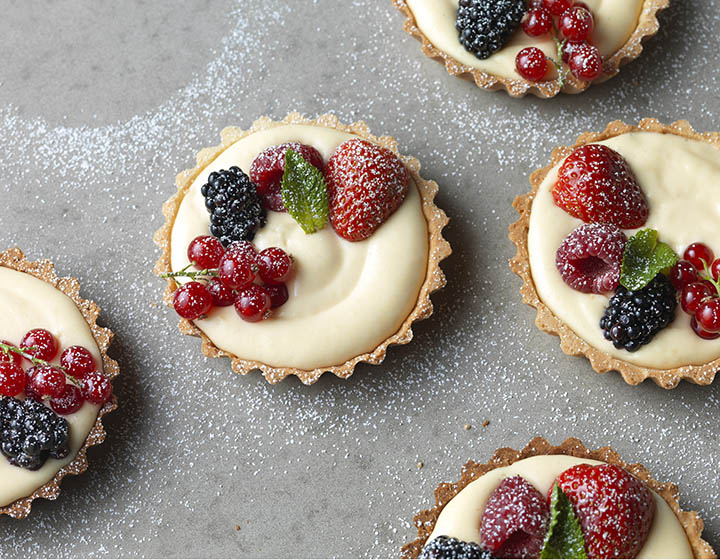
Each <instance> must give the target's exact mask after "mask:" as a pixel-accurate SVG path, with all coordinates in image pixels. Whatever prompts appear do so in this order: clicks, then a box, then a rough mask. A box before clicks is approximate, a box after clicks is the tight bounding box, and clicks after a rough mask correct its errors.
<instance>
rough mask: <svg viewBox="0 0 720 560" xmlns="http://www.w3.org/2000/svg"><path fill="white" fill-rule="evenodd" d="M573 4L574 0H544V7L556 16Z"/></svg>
mask: <svg viewBox="0 0 720 560" xmlns="http://www.w3.org/2000/svg"><path fill="white" fill-rule="evenodd" d="M570 6H572V0H543V7H544V8H545V9H546V10H547V11H548V12H550V13H551V14H552V15H554V16H559V15H561V14H562V13H563V12H565V11H566V10H568V9H569V8H570Z"/></svg>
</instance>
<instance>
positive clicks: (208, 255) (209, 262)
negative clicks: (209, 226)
mask: <svg viewBox="0 0 720 560" xmlns="http://www.w3.org/2000/svg"><path fill="white" fill-rule="evenodd" d="M224 253H225V249H223V246H222V243H220V240H219V239H217V238H216V237H213V236H212V235H201V236H199V237H196V238H195V239H193V240H192V241H191V242H190V245H188V249H187V256H188V260H189V261H190V262H191V263H193V264H194V265H195V266H196V267H197V268H199V269H201V270H205V269H208V268H217V266H218V263H219V262H220V257H222V256H223V254H224Z"/></svg>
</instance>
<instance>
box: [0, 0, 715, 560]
mask: <svg viewBox="0 0 720 560" xmlns="http://www.w3.org/2000/svg"><path fill="white" fill-rule="evenodd" d="M719 10H720V2H719V1H718V0H674V1H673V6H672V8H670V9H669V10H668V11H667V12H666V13H665V14H664V15H663V17H662V22H663V29H662V31H661V33H660V34H659V35H658V36H657V37H656V38H655V39H653V40H652V41H651V42H650V43H649V44H648V45H647V51H646V53H645V54H644V55H643V57H642V58H641V59H640V60H639V61H637V62H635V63H633V64H632V65H630V66H628V67H627V68H626V69H625V70H624V71H623V72H622V74H621V75H620V76H619V77H617V78H615V79H613V80H611V81H609V82H607V83H605V84H603V85H600V86H597V87H594V88H592V89H591V90H590V91H589V92H588V93H585V94H583V95H582V96H577V97H568V96H562V97H559V98H557V99H554V100H551V101H538V100H536V99H522V100H514V99H510V98H509V97H508V96H506V95H504V94H502V93H487V92H483V91H479V90H478V89H476V88H475V87H474V86H473V85H472V84H470V83H467V82H464V81H461V80H458V79H454V78H451V77H449V76H447V75H446V73H445V71H444V69H443V68H442V67H441V66H439V65H438V64H436V63H434V62H432V61H430V60H428V59H426V58H425V57H424V56H422V55H421V53H420V49H419V45H418V44H417V43H416V42H415V41H414V40H412V39H410V38H409V37H408V36H407V35H406V34H405V33H404V32H403V30H402V28H401V24H402V19H401V17H400V15H399V14H398V13H396V12H395V10H394V8H393V7H392V6H391V4H390V2H389V0H352V1H350V0H344V1H342V2H337V1H335V0H314V1H312V2H310V1H303V2H300V1H297V0H293V1H292V2H289V1H282V0H237V1H232V0H204V1H196V2H176V1H172V0H152V1H151V0H132V1H131V0H127V1H125V2H114V3H112V2H82V1H79V0H35V1H33V2H22V1H20V0H9V1H8V2H5V3H4V5H3V10H2V17H0V52H2V64H0V146H1V151H0V177H1V182H0V189H1V192H2V195H1V196H2V211H1V212H0V225H1V226H2V238H3V241H2V244H1V245H2V246H12V245H19V246H20V247H22V248H23V249H24V250H25V251H26V252H27V253H28V255H29V256H31V257H33V258H41V257H46V258H49V259H52V260H53V261H54V262H55V263H56V265H57V267H58V270H59V271H60V273H62V274H66V275H73V276H77V277H79V278H80V279H81V281H82V284H83V294H84V295H85V296H86V297H90V298H92V299H94V300H96V301H97V302H99V303H100V305H101V306H102V307H103V314H102V322H103V323H104V324H106V325H108V326H110V327H112V328H113V329H114V331H115V333H116V335H117V338H116V342H115V344H114V345H113V347H112V354H113V356H114V357H115V358H117V359H118V360H119V361H120V364H121V367H122V377H121V378H120V379H119V380H118V382H117V384H116V391H117V394H118V396H119V399H120V401H121V408H120V410H119V411H118V412H117V413H115V414H113V415H112V416H111V417H109V418H108V419H107V422H106V426H107V428H108V431H109V437H108V440H107V442H106V443H105V444H104V445H103V446H101V447H99V448H96V449H93V450H92V451H91V452H90V458H91V469H90V471H89V472H88V473H86V474H85V475H83V476H81V477H75V478H73V479H68V480H66V481H65V483H64V485H63V487H64V490H63V493H62V495H61V497H60V499H59V500H58V501H57V502H46V501H39V502H36V504H35V507H34V509H33V513H32V516H31V517H30V518H28V519H27V520H24V521H16V520H12V519H9V518H3V519H0V556H1V557H8V556H37V555H42V556H63V557H65V556H88V557H95V556H128V557H139V556H161V557H166V556H167V557H186V556H189V557H207V556H255V557H258V556H261V557H265V556H267V557H283V556H300V557H329V556H340V557H347V556H360V557H379V556H393V555H396V554H397V553H398V551H399V548H400V546H401V545H402V544H403V543H404V542H406V541H408V540H410V539H411V538H413V535H414V530H413V528H412V526H411V520H412V517H413V515H414V514H415V512H416V511H418V510H419V509H422V508H424V507H426V506H428V505H430V503H431V500H432V491H433V489H434V488H435V487H436V485H437V484H438V483H439V482H440V481H445V480H455V479H457V478H458V476H459V471H460V467H461V465H462V464H463V463H464V462H465V461H467V460H468V459H471V458H472V459H478V460H481V459H485V458H487V457H488V456H489V455H490V454H491V453H492V451H493V450H494V449H495V448H497V447H500V446H523V445H524V444H525V443H527V441H528V440H529V439H530V438H531V437H533V436H535V435H544V436H547V437H549V438H550V439H551V440H552V441H554V442H559V441H561V440H562V439H564V438H565V437H567V436H571V435H574V436H579V437H581V438H582V439H583V440H584V441H585V442H586V443H587V444H588V445H590V446H602V445H608V444H609V445H612V446H614V447H615V448H616V449H617V450H618V451H619V452H620V453H621V454H622V455H623V456H624V457H625V458H627V459H628V460H630V461H642V462H644V463H645V464H646V465H647V466H648V467H650V469H651V470H652V471H653V473H655V475H656V476H657V477H658V478H659V479H661V480H671V481H675V482H677V483H678V484H679V485H680V487H681V493H682V504H683V506H684V507H686V508H689V509H693V508H695V509H698V510H699V511H700V512H701V513H702V515H703V517H704V518H705V522H706V532H705V536H706V538H707V539H708V540H709V541H710V542H711V543H712V544H713V545H714V546H715V547H716V548H720V512H719V511H718V503H719V502H720V489H719V487H720V474H719V473H718V471H717V464H718V458H719V457H720V443H718V436H717V433H718V423H719V418H720V406H719V405H720V389H719V386H718V383H715V384H714V385H713V386H710V387H704V388H701V387H697V386H693V385H690V384H682V385H681V386H680V387H679V388H678V389H676V390H674V391H672V392H666V391H664V390H662V389H659V388H658V387H656V386H655V385H653V384H651V383H645V384H643V385H641V386H639V387H635V388H633V387H629V386H627V385H626V384H625V383H623V381H622V380H621V379H620V377H619V376H618V375H616V374H608V375H604V376H599V375H596V374H595V373H594V372H593V371H592V369H591V368H590V366H589V365H588V363H587V361H586V360H584V359H580V358H570V357H568V356H565V355H564V354H563V353H562V352H561V350H560V348H559V344H558V340H557V339H556V338H554V337H552V336H549V335H546V334H544V333H541V332H539V331H538V330H537V329H536V328H535V326H534V324H533V319H534V313H533V311H532V310H531V309H530V308H528V307H526V306H525V305H523V304H522V303H521V302H520V297H519V293H518V290H519V287H520V282H519V280H518V279H517V278H516V277H515V276H514V275H513V274H512V273H511V272H510V270H509V269H508V266H507V260H508V258H509V257H510V256H511V255H512V254H513V247H512V245H511V244H510V242H509V241H508V240H507V236H506V232H507V226H508V224H509V223H510V222H511V221H513V220H515V213H514V210H513V209H512V208H511V202H512V200H513V198H514V197H515V196H516V195H518V194H520V193H523V192H525V191H526V190H527V188H528V183H527V176H528V174H529V173H530V172H531V171H532V170H533V169H535V168H536V167H539V166H541V165H544V164H545V162H546V161H547V159H548V157H549V153H550V151H551V149H552V148H553V147H554V146H556V145H559V144H565V143H569V142H572V141H573V139H574V138H575V136H576V135H577V134H578V133H579V132H581V131H584V130H597V129H601V128H604V126H605V124H606V123H607V122H608V121H610V120H613V119H616V118H621V119H625V120H627V121H636V120H638V119H639V118H641V117H645V116H656V117H658V118H660V119H661V120H664V121H671V120H675V119H679V118H687V119H689V120H690V121H691V122H692V123H693V124H694V125H695V126H696V127H698V128H699V129H703V130H718V129H720V120H719V119H718V118H717V117H716V114H717V112H718V110H719V109H720V97H719V96H718V87H719V86H720V81H719V79H718V70H719V66H718V57H717V52H718V49H720V38H719V37H718V34H717V30H718V25H719V24H720V19H719V18H718V12H719ZM291 110H299V111H302V112H304V113H306V114H308V115H317V114H320V113H324V112H327V111H332V112H335V113H336V114H337V115H338V116H340V117H341V118H342V119H343V120H345V121H352V120H355V119H364V120H366V121H367V122H368V123H369V125H370V126H371V128H372V130H373V131H374V132H376V133H382V134H391V135H393V136H395V137H397V138H398V139H399V142H400V147H401V150H402V151H403V152H404V153H409V154H413V155H416V156H417V157H418V158H419V159H420V160H421V162H422V164H423V174H424V175H425V176H426V177H429V178H432V179H435V180H436V181H438V182H439V183H440V185H441V189H442V190H441V193H440V196H439V204H440V205H441V206H442V207H443V208H445V210H446V211H447V212H448V214H449V215H450V216H451V217H452V219H453V221H452V223H451V225H450V226H449V227H448V228H447V230H446V235H447V238H448V239H449V240H450V241H451V242H452V244H453V247H454V249H455V253H454V255H453V256H452V258H450V259H449V260H448V261H447V262H446V263H445V265H444V268H445V270H446V272H447V276H448V278H449V285H448V287H447V289H445V290H444V291H442V292H441V293H438V294H437V295H436V296H435V297H434V301H435V303H436V312H435V315H434V316H433V317H432V318H431V319H430V320H428V321H425V322H424V323H421V324H420V325H418V326H417V329H416V333H417V334H416V339H415V340H414V341H413V343H412V344H410V345H408V346H404V347H402V348H395V349H393V350H391V352H390V354H389V356H388V359H387V360H386V361H385V363H384V364H382V365H381V366H378V367H371V366H361V367H359V368H358V370H357V372H356V373H355V375H354V376H353V377H352V378H351V379H350V380H349V381H340V380H338V379H335V378H334V377H330V376H325V377H324V378H322V379H321V381H320V382H318V383H317V384H316V385H314V386H313V387H304V386H302V385H301V384H299V383H298V382H297V381H296V380H289V381H286V382H284V383H282V384H280V385H278V386H274V387H272V386H269V385H267V384H266V382H265V381H264V380H263V378H262V377H260V376H259V375H251V376H247V377H238V376H236V375H234V374H232V373H231V371H230V368H229V364H228V362H227V361H224V360H207V359H205V358H204V357H203V356H202V355H201V353H200V351H199V343H198V341H197V340H195V339H190V338H187V337H182V336H181V335H180V334H179V333H178V332H177V330H176V328H175V324H176V318H175V316H174V314H173V312H172V311H170V310H167V309H164V308H163V307H161V306H160V305H159V304H160V300H161V293H162V289H163V282H161V281H159V280H157V279H156V278H154V277H153V275H152V273H151V269H152V265H153V262H154V260H155V259H156V258H157V256H158V252H157V249H156V248H155V246H154V245H153V243H152V233H153V232H154V231H155V230H156V229H157V228H158V227H159V226H160V225H161V223H162V219H161V214H160V207H161V204H162V203H163V201H164V200H165V199H167V198H168V197H169V196H170V194H171V193H172V192H173V190H174V187H173V178H174V176H175V174H176V173H177V172H178V171H179V170H181V169H184V168H186V167H189V166H191V165H192V164H193V157H194V154H195V152H196V151H197V149H198V148H200V147H202V146H206V145H211V144H214V143H217V141H218V133H219V131H220V129H221V128H223V127H224V126H226V125H231V124H232V125H239V126H249V125H250V124H251V122H252V121H253V120H254V119H255V118H256V117H258V116H260V115H270V116H272V117H275V118H281V117H283V116H284V115H285V114H286V113H287V112H289V111H291ZM486 419H488V420H490V424H489V425H488V426H487V427H485V428H483V427H481V424H482V422H483V421H484V420H486ZM468 423H469V424H471V425H472V429H471V430H465V429H464V425H465V424H468ZM419 461H422V462H423V463H424V467H423V468H422V469H418V468H417V464H418V462H419ZM236 526H237V527H238V528H236Z"/></svg>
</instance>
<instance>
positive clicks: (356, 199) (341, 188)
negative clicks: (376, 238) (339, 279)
mask: <svg viewBox="0 0 720 560" xmlns="http://www.w3.org/2000/svg"><path fill="white" fill-rule="evenodd" d="M327 179H328V194H329V197H330V220H331V221H332V225H333V227H334V228H335V231H336V232H337V234H338V235H339V236H340V237H343V238H344V239H347V240H348V241H362V240H363V239H367V238H368V237H370V236H371V235H372V234H373V232H374V231H375V230H376V229H377V228H379V227H380V226H381V225H382V224H383V223H384V222H385V221H386V220H387V219H388V218H389V217H390V216H391V215H392V213H393V212H395V210H397V209H398V207H399V206H400V205H401V204H402V202H403V200H404V199H405V194H406V193H407V188H408V184H409V181H410V177H409V174H408V171H407V169H405V166H404V165H403V163H402V162H401V161H400V159H399V158H398V157H397V156H396V155H395V154H394V153H392V152H391V151H390V150H387V149H385V148H382V147H380V146H377V145H375V144H371V143H370V142H368V141H367V140H361V139H359V138H354V139H352V140H348V141H347V142H345V143H343V144H341V145H340V146H338V148H337V149H336V150H335V152H334V153H333V155H332V157H331V158H330V161H328V165H327Z"/></svg>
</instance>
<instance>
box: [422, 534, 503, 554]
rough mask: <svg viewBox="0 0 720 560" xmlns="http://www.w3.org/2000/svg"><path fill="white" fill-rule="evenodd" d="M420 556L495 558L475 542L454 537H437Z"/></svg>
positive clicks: (426, 546)
mask: <svg viewBox="0 0 720 560" xmlns="http://www.w3.org/2000/svg"><path fill="white" fill-rule="evenodd" d="M419 557H420V558H495V557H494V556H493V555H492V554H491V553H490V552H488V551H487V550H485V549H484V548H482V547H481V546H480V545H479V544H477V543H474V542H470V543H468V542H465V541H461V540H459V539H456V538H454V537H446V536H441V537H435V538H434V539H433V540H431V541H430V542H429V543H428V544H426V545H425V548H423V551H422V552H421V553H420V556H419Z"/></svg>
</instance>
